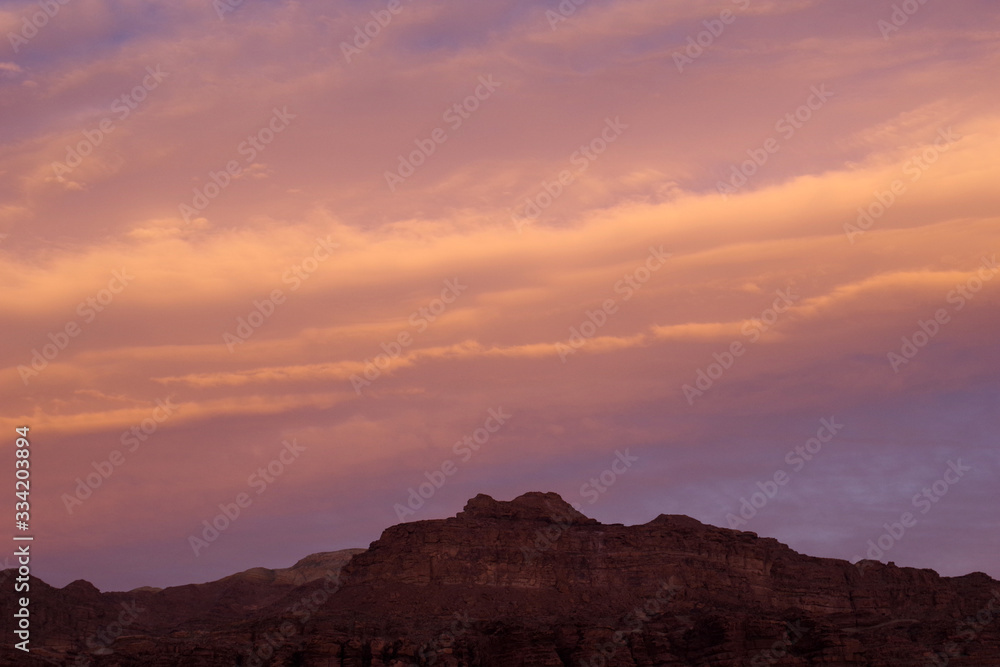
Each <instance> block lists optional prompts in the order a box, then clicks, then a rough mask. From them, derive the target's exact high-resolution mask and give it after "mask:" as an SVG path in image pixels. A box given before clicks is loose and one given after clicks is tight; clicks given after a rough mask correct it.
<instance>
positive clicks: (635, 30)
mask: <svg viewBox="0 0 1000 667" xmlns="http://www.w3.org/2000/svg"><path fill="white" fill-rule="evenodd" d="M222 1H223V0H220V2H222ZM570 4H571V3H568V2H567V3H563V5H562V6H563V7H566V6H569V5H570ZM897 4H898V3H897ZM903 4H906V3H903ZM913 4H914V5H915V6H916V5H917V3H913ZM216 6H223V5H221V4H218V3H217V4H216V5H213V2H211V1H210V0H181V1H180V2H173V1H172V2H165V1H163V2H160V1H155V0H154V1H151V2H150V1H147V2H134V1H131V0H117V1H113V0H71V1H70V2H68V3H66V4H65V5H59V9H58V11H57V12H55V13H54V15H53V16H51V17H45V18H44V19H43V18H39V16H40V14H39V12H41V11H42V10H41V9H39V5H38V4H37V3H34V2H32V3H22V2H7V3H5V4H3V5H2V7H0V28H2V30H0V33H2V34H3V35H6V36H7V39H6V43H5V44H3V45H0V50H2V51H3V52H2V53H0V117H2V118H3V122H2V123H0V142H2V143H0V234H3V235H4V236H3V238H2V240H0V278H2V284H3V287H4V290H3V298H2V299H0V320H2V322H3V331H4V343H3V345H2V347H0V352H2V360H0V362H2V363H0V368H2V369H3V373H2V374H0V406H2V407H0V422H2V425H3V428H4V429H5V431H4V432H6V433H7V434H8V436H7V439H6V441H4V444H3V446H4V447H5V448H9V450H10V451H11V452H13V450H14V440H15V437H16V435H15V433H14V428H15V427H17V426H23V425H28V426H30V427H31V432H30V435H31V438H30V439H31V443H32V444H31V451H32V458H31V472H32V481H33V482H34V484H33V486H32V494H31V524H32V533H33V534H34V535H35V536H36V540H37V541H36V545H37V553H38V554H39V556H38V557H37V560H36V561H34V564H35V566H36V567H35V569H34V571H33V573H35V574H37V575H38V576H41V577H42V578H43V579H45V580H46V581H48V582H49V583H51V584H53V585H58V586H62V585H65V584H67V583H69V582H70V581H72V580H74V579H79V578H85V579H87V580H89V581H91V582H93V583H95V584H96V585H97V586H98V587H100V588H102V589H104V590H108V589H116V590H121V589H129V588H132V587H136V586H140V585H155V586H165V585H173V584H182V583H190V582H200V581H207V580H211V579H215V578H219V577H221V576H225V575H227V574H230V573H232V572H235V571H238V570H242V569H246V568H249V567H253V566H266V567H286V566H288V565H290V564H291V563H293V562H295V561H296V560H298V559H299V558H301V557H302V556H305V555H307V554H309V553H313V552H316V551H328V550H333V549H339V548H346V547H356V546H362V547H363V546H367V545H368V543H370V542H371V541H372V540H374V539H377V538H378V536H379V534H380V533H381V530H382V529H384V528H385V527H387V526H388V525H391V524H394V523H397V522H398V521H399V520H400V518H402V519H404V520H419V519H431V518H440V517H446V516H452V515H454V514H455V513H456V512H458V511H459V510H461V508H462V506H463V505H464V503H465V501H466V500H467V499H468V498H470V497H472V496H474V495H476V494H477V493H488V494H490V495H493V496H494V497H496V498H498V499H510V498H513V497H515V496H516V495H519V494H520V493H523V492H525V491H531V490H537V491H556V492H558V493H560V494H561V495H562V496H563V497H564V498H565V499H566V500H568V501H570V502H574V503H579V504H580V505H581V510H582V511H583V512H584V513H585V514H587V515H588V516H593V517H595V518H597V519H599V520H601V521H604V522H617V523H626V524H632V523H645V522H647V521H649V520H651V519H653V518H654V517H655V516H656V515H658V514H660V513H676V514H686V515H689V516H692V517H695V518H696V519H699V520H700V521H703V522H705V523H710V524H714V525H719V526H729V525H734V526H736V527H739V528H741V529H744V530H751V531H754V532H757V533H759V534H761V535H766V536H772V537H776V538H778V539H779V540H781V541H782V542H785V543H787V544H789V545H790V546H791V547H792V548H794V549H796V550H798V551H801V552H805V553H808V554H811V555H816V556H829V557H837V558H845V559H850V560H854V559H855V558H856V557H862V556H865V555H866V554H867V553H868V552H869V549H870V546H869V540H871V541H872V542H873V543H875V544H876V545H877V544H878V543H879V540H880V538H881V541H882V545H883V546H882V548H881V553H876V554H875V555H876V556H877V557H879V558H880V559H881V560H883V561H890V560H891V561H894V562H896V564H898V565H908V566H915V567H930V568H934V569H935V570H937V571H939V572H941V573H942V574H945V575H961V574H966V573H968V572H972V571H977V570H978V571H984V572H986V573H988V574H990V575H991V576H993V577H998V578H1000V568H998V565H997V560H996V554H997V552H998V547H1000V537H998V534H1000V531H998V530H997V529H998V527H1000V519H998V518H997V516H996V511H995V510H996V505H997V490H996V489H997V477H998V473H1000V456H998V447H997V445H998V437H997V433H998V432H1000V417H998V416H997V415H998V409H997V408H998V396H1000V394H998V388H1000V387H998V379H997V378H998V377H1000V375H998V371H1000V354H998V352H997V343H996V332H997V326H998V324H1000V316H998V310H997V305H998V294H1000V280H995V279H994V278H995V277H996V276H997V275H1000V267H997V266H995V265H994V264H993V262H994V258H995V257H996V253H997V251H998V248H1000V232H998V226H997V224H998V221H1000V220H998V213H997V212H998V211H1000V188H998V187H997V175H996V156H997V154H998V152H1000V116H998V113H997V109H998V108H1000V105H998V102H1000V99H998V98H1000V93H998V92H997V90H996V86H994V85H992V82H993V81H995V78H996V72H997V71H998V66H1000V50H998V49H997V44H998V37H1000V18H998V15H997V14H996V12H995V11H994V9H995V8H994V7H993V5H992V4H991V3H987V2H985V1H972V0H968V1H964V0H957V1H955V2H951V3H935V2H930V3H927V4H926V5H922V6H919V9H918V10H917V11H916V12H915V13H913V15H912V16H909V15H905V14H902V15H901V14H896V16H895V17H894V16H893V14H894V9H893V3H891V2H861V1H860V0H843V1H838V2H834V1H833V0H825V1H824V0H782V1H780V2H779V1H777V0H770V1H768V0H735V1H732V2H731V1H729V0H726V1H722V2H696V1H693V0H692V1H679V2H672V3H663V2H657V1H654V0H622V1H619V2H598V1H597V0H591V1H590V2H586V3H584V4H582V5H581V6H579V7H578V8H577V9H576V10H575V12H573V13H572V14H570V15H563V14H561V13H560V9H559V7H560V5H559V4H558V3H557V2H543V3H528V2H513V1H511V2H503V1H500V2H491V3H464V4H463V3H457V2H453V3H442V2H433V1H429V0H428V1H425V0H421V1H420V2H412V3H411V2H409V1H408V0H403V1H402V2H401V3H400V4H399V5H398V7H397V6H396V5H395V4H391V5H390V3H388V2H375V3H360V2H322V3H321V2H309V1H304V2H264V1H261V0H245V1H244V2H243V3H242V4H241V5H240V6H238V7H235V8H231V9H232V11H227V12H223V13H221V15H220V13H218V12H217V10H216V8H215V7H216ZM907 6H909V5H907ZM389 7H391V9H392V10H393V11H390V9H388V8H389ZM372 12H375V14H374V16H373V14H372ZM379 19H381V22H382V25H379V23H378V20H379ZM903 19H905V21H904V20H903ZM32 20H35V21H36V22H37V23H39V24H44V25H41V27H39V28H37V29H34V26H31V27H28V28H26V27H25V26H26V25H29V26H30V25H31V24H30V22H31V21H32ZM25 21H28V24H26V23H25ZM894 21H895V23H894ZM366 23H367V24H369V25H367V29H368V31H369V32H370V33H371V36H370V37H366V38H365V39H362V38H360V37H358V35H359V34H364V31H365V29H366ZM897 24H898V25H897ZM11 35H14V37H11ZM859 209H861V210H863V211H868V212H869V213H870V215H871V217H870V218H869V217H859ZM911 345H912V347H910V346H911ZM47 346H48V347H47ZM36 353H37V354H36ZM379 355H382V356H381V357H380V356H379ZM33 364H34V365H33ZM491 411H492V412H491ZM506 415H509V417H508V416H506ZM824 420H826V421H825V422H824ZM824 424H826V425H825V426H824ZM811 439H813V440H811ZM477 440H478V442H477ZM283 443H288V444H283ZM797 448H798V451H797ZM810 450H811V452H812V453H810ZM803 452H805V454H803ZM807 456H808V457H809V458H808V459H807V458H806V457H807ZM7 460H8V464H9V465H10V466H13V460H14V458H13V454H11V455H10V456H9V457H8V458H7ZM616 461H618V462H617V463H615V462H616ZM626 462H627V463H626ZM268 466H270V472H268ZM11 469H13V468H11ZM101 470H103V471H104V472H105V473H110V474H109V475H107V476H106V477H103V476H101V473H100V471H101ZM606 471H607V472H606ZM602 474H603V479H602ZM88 477H89V479H90V481H91V482H92V484H90V485H88ZM78 480H79V481H78ZM592 480H593V481H592ZM775 480H780V482H781V483H780V484H779V483H777V482H776V481H775ZM98 481H99V482H100V484H99V486H97V483H98ZM435 481H436V482H438V483H440V488H436V487H435V486H434V482H435ZM608 482H612V483H610V484H609V483H608ZM81 484H82V485H83V486H80V485H81ZM421 484H424V486H423V488H422V489H421ZM90 486H96V488H90ZM411 489H413V490H414V492H415V493H417V494H419V493H420V491H421V490H423V491H424V495H426V496H429V497H428V498H426V499H423V498H421V499H420V501H421V502H422V505H421V506H419V507H417V508H416V509H412V513H411V512H410V511H402V508H403V507H405V506H406V504H407V503H408V502H409V500H408V499H410V496H411V492H410V490H411ZM925 489H926V490H927V491H926V495H924V493H925V491H924V490H925ZM755 493H757V494H758V495H756V496H755V495H754V494H755ZM768 494H770V496H771V497H768ZM744 500H745V502H744ZM240 502H242V504H243V505H244V506H243V507H242V508H239V503H240ZM754 503H756V505H757V507H752V505H753V504H754ZM220 504H221V505H223V506H224V507H226V506H232V507H233V508H239V510H240V515H239V517H238V518H236V519H235V520H229V519H225V518H224V517H223V518H220V519H218V523H219V525H220V526H223V525H225V524H226V523H228V524H229V525H228V526H225V528H224V530H222V531H221V533H220V534H219V535H218V537H217V538H215V539H213V540H211V541H209V540H208V537H211V536H212V534H211V533H205V524H203V521H204V522H212V521H213V519H215V518H216V517H217V515H219V513H220V511H221V510H220V507H219V506H220ZM412 504H413V505H414V506H416V505H418V502H417V501H412ZM741 507H742V512H743V516H742V517H741V515H740V512H741ZM407 509H410V508H407ZM10 511H11V512H13V511H14V508H13V500H12V501H11V507H10ZM229 511H230V512H231V513H234V512H235V510H234V509H230V510H229ZM907 513H909V514H910V515H911V516H910V517H909V518H907V517H906V516H905V515H906V514H907ZM751 514H752V516H751ZM737 519H739V520H737ZM904 522H905V523H907V524H908V525H906V526H903V523H904ZM894 523H900V526H902V528H903V529H902V530H901V529H900V528H894V527H893V524H894ZM886 525H888V527H886ZM890 529H891V530H893V531H894V532H896V533H897V535H899V537H898V539H897V538H896V537H893V538H891V539H890V538H889V537H888V536H884V535H883V534H884V533H886V532H887V530H890ZM192 537H194V538H196V539H192ZM199 539H200V540H204V542H201V543H199V542H198V540H199ZM886 547H887V548H886Z"/></svg>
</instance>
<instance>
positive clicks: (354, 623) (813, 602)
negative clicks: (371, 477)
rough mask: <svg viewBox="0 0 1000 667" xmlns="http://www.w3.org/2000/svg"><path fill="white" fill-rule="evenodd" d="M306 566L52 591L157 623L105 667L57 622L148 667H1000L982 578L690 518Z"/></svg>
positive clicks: (438, 537) (429, 534)
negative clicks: (860, 557) (844, 556)
mask: <svg viewBox="0 0 1000 667" xmlns="http://www.w3.org/2000/svg"><path fill="white" fill-rule="evenodd" d="M310 558H313V557H310ZM320 560H322V558H320ZM314 565H315V566H314ZM296 568H299V573H300V574H301V573H304V572H306V571H308V572H310V573H311V575H312V576H313V578H312V579H311V580H307V581H303V582H302V583H300V584H299V583H298V580H297V579H296V578H295V577H296V576H299V575H290V574H286V573H285V571H271V570H265V571H258V570H250V571H248V572H245V573H241V574H240V575H234V577H228V578H227V579H223V580H220V581H219V582H213V583H212V584H203V585H202V586H214V588H213V589H212V591H213V593H212V594H213V595H216V597H214V598H212V599H211V600H209V599H207V597H205V596H204V595H203V596H202V598H201V602H200V609H199V610H198V612H197V613H194V606H195V605H194V603H193V600H194V599H195V597H196V595H195V594H194V593H193V592H185V591H183V590H182V589H186V588H188V587H180V589H181V590H175V589H165V590H164V591H160V592H150V591H133V592H131V593H129V594H119V593H105V594H101V593H99V592H97V591H96V589H93V587H89V588H87V585H86V584H85V582H82V583H81V582H76V583H74V584H71V585H70V586H67V587H66V588H65V589H61V591H56V590H55V589H52V590H51V596H52V597H51V599H52V600H55V597H56V596H58V595H63V596H70V597H72V599H73V600H74V604H75V605H76V607H75V608H76V609H79V610H80V611H81V613H82V611H83V609H84V608H86V609H87V610H90V611H89V612H88V613H89V614H90V616H89V617H88V618H90V621H88V623H91V625H92V624H93V623H92V621H94V619H96V618H101V619H105V620H106V618H107V614H109V613H113V612H114V609H115V605H117V604H120V602H121V599H120V597H116V596H122V595H133V596H139V595H144V596H147V597H146V598H143V600H147V601H148V605H147V606H148V607H149V609H150V612H148V613H149V614H150V618H147V619H145V620H140V621H136V623H135V625H134V626H133V627H132V628H131V629H130V630H129V633H128V634H126V633H122V635H121V636H119V637H117V639H116V640H115V641H113V642H112V643H111V644H110V646H109V647H108V648H107V649H106V651H105V653H106V654H104V655H99V654H97V653H98V652H96V651H94V650H93V649H92V648H91V649H89V651H84V650H83V648H85V646H83V644H82V641H81V638H80V636H73V633H72V631H73V626H72V624H71V623H70V624H67V619H66V618H60V619H59V620H58V622H57V621H56V619H55V618H54V617H53V618H52V619H51V620H50V622H52V623H57V625H59V627H60V628H62V630H60V632H62V634H60V635H59V636H60V638H61V639H60V643H59V649H58V651H59V652H61V653H60V654H61V656H62V657H63V658H65V659H67V660H68V659H72V658H75V657H76V656H77V655H86V656H87V657H88V659H90V660H92V663H91V664H95V665H140V664H142V665H149V666H152V665H258V664H273V665H324V664H336V665H342V666H344V667H351V666H359V667H360V666H362V665H366V666H367V665H371V666H373V667H375V666H383V665H384V666H390V665H392V666H400V665H411V664H417V665H431V664H434V665H483V666H486V665H490V666H497V667H501V666H508V665H509V666H514V665H553V666H557V665H558V666H563V665H677V666H682V665H683V666H689V665H704V666H712V667H723V666H725V667H744V666H759V665H785V666H793V665H794V666H806V665H817V666H818V665H825V666H831V665H842V666H848V665H858V666H861V665H865V666H869V667H883V666H884V667H890V666H892V667H896V666H898V665H917V666H919V665H928V666H932V665H933V666H938V665H944V664H947V665H951V666H953V667H973V666H976V667H979V666H987V665H991V666H996V665H1000V582H997V581H995V580H993V579H991V578H989V577H987V576H986V575H984V574H981V573H976V574H970V575H967V576H964V577H954V578H946V577H940V576H938V575H937V574H936V573H935V572H933V571H932V570H919V569H913V568H899V567H895V566H894V565H883V564H881V563H875V562H870V561H869V562H864V563H862V564H860V565H852V564H850V563H848V562H846V561H841V560H834V559H823V558H811V557H808V556H804V555H801V554H798V553H796V552H794V551H792V550H791V549H790V548H788V547H787V546H785V545H783V544H781V543H779V542H778V541H776V540H774V539H770V538H760V537H758V536H757V535H755V534H753V533H748V532H741V531H734V530H729V529H724V528H716V527H713V526H707V525H704V524H701V523H700V522H698V521H696V520H694V519H691V518H688V517H684V516H671V515H660V516H659V517H657V518H655V519H654V520H652V521H650V522H649V523H647V524H644V525H640V526H622V525H620V524H615V525H603V524H600V523H598V522H597V521H595V520H593V519H590V518H587V517H586V516H584V515H583V514H581V513H580V512H579V511H577V510H575V509H574V508H573V507H571V506H570V505H569V504H567V503H566V502H564V501H563V500H562V499H561V498H559V496H558V495H556V494H542V493H529V494H525V495H523V496H520V497H519V498H516V499H514V500H513V501H509V502H502V501H496V500H494V499H492V498H490V497H489V496H485V495H480V496H477V497H475V498H473V499H472V500H470V501H469V502H468V504H467V505H466V507H465V509H464V510H463V511H462V512H460V513H459V514H458V515H457V516H455V517H453V518H450V519H443V520H433V521H417V522H412V523H406V524H400V525H396V526H393V527H391V528H389V529H387V530H386V531H385V532H384V533H383V534H382V537H381V538H380V539H379V540H377V541H375V542H373V543H372V545H371V546H370V548H369V549H367V550H364V551H359V552H358V553H356V554H353V557H352V558H351V559H350V561H349V562H347V564H346V565H345V566H344V567H343V570H342V571H341V572H340V576H339V577H324V576H323V575H322V574H320V571H321V570H323V569H324V565H323V564H322V563H320V562H316V563H315V564H313V563H312V562H311V561H310V560H309V558H307V559H304V560H303V561H300V563H299V564H297V565H296V566H295V568H290V570H295V569H296ZM326 570H327V572H329V567H327V568H326ZM268 573H271V574H268ZM315 575H319V576H315ZM302 576H303V577H304V576H305V575H302ZM39 583H40V582H39ZM244 587H249V588H247V590H244ZM70 589H72V590H70ZM250 589H253V590H254V591H256V592H254V593H252V594H251V593H249V592H248V591H249V590H250ZM267 589H271V590H272V593H273V594H271V595H270V596H269V595H268V594H265V593H264V592H263V591H264V590H267ZM202 592H203V593H204V591H202ZM164 594H168V595H164ZM48 599H49V597H48V596H46V600H45V601H43V602H42V605H43V606H44V605H46V604H48ZM154 599H155V600H157V602H155V603H154V602H153V600H154ZM251 601H252V602H251ZM178 609H183V610H184V611H183V613H181V612H178ZM166 619H169V620H166ZM76 631H77V632H82V631H83V627H82V626H81V627H80V628H78V629H77V630H76ZM112 651H113V652H112ZM935 656H936V657H935ZM935 661H936V662H935Z"/></svg>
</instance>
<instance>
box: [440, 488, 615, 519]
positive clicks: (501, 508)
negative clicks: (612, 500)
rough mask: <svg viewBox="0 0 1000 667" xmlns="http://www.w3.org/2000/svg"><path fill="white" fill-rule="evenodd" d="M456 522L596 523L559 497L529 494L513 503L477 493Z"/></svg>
mask: <svg viewBox="0 0 1000 667" xmlns="http://www.w3.org/2000/svg"><path fill="white" fill-rule="evenodd" d="M457 518H458V519H508V520H527V521H546V522H549V523H567V524H587V523H594V524H596V523H597V521H596V520H595V519H591V518H589V517H587V516H585V515H584V514H582V513H580V512H579V511H578V510H577V509H575V508H574V507H573V506H572V505H570V504H569V503H568V502H566V501H565V500H563V499H562V497H561V496H560V495H559V494H558V493H552V492H548V493H541V492H539V491H530V492H528V493H524V494H522V495H520V496H518V497H517V498H514V499H513V500H494V499H493V498H492V497H491V496H488V495H486V494H485V493H480V494H479V495H477V496H476V497H475V498H472V499H470V500H469V502H467V503H466V504H465V508H464V509H463V510H462V511H461V512H459V513H458V515H457Z"/></svg>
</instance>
